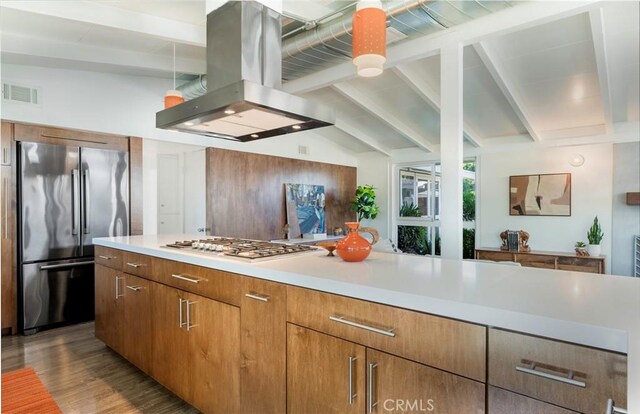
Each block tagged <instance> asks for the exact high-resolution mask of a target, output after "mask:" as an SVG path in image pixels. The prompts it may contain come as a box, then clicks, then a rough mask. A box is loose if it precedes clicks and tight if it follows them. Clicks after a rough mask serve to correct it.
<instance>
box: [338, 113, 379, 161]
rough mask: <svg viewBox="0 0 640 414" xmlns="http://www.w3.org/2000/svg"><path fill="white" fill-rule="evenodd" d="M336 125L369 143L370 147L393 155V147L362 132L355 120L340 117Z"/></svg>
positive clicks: (361, 140)
mask: <svg viewBox="0 0 640 414" xmlns="http://www.w3.org/2000/svg"><path fill="white" fill-rule="evenodd" d="M334 126H335V127H336V128H338V129H339V130H341V131H342V132H344V133H346V134H349V135H351V136H352V137H354V138H355V139H357V140H358V141H360V142H362V143H364V144H366V145H368V146H369V147H371V148H373V149H374V150H376V151H378V152H379V153H381V154H384V155H386V156H388V157H390V156H391V148H388V147H387V146H386V145H384V144H382V143H380V142H378V141H377V140H375V139H374V138H371V137H369V136H367V135H365V134H364V133H362V131H360V129H359V128H358V126H357V125H355V124H354V123H353V122H351V121H349V120H347V119H344V118H340V117H338V118H337V119H336V123H335V124H334Z"/></svg>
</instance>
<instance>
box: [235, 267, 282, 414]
mask: <svg viewBox="0 0 640 414" xmlns="http://www.w3.org/2000/svg"><path fill="white" fill-rule="evenodd" d="M240 309H241V312H240V327H241V337H240V351H241V352H240V353H241V355H242V360H241V362H240V367H241V369H240V388H241V391H242V392H241V411H242V412H243V413H245V414H252V413H263V414H268V413H283V412H285V411H286V407H287V384H286V375H287V366H286V350H287V342H286V341H287V324H286V318H287V288H286V286H285V285H283V284H280V283H274V282H268V281H265V280H259V279H254V278H249V277H243V278H242V297H241V298H240Z"/></svg>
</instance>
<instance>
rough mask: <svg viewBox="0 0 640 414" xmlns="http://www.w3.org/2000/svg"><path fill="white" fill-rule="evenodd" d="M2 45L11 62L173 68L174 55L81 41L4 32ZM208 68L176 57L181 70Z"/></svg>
mask: <svg viewBox="0 0 640 414" xmlns="http://www.w3.org/2000/svg"><path fill="white" fill-rule="evenodd" d="M2 46H3V48H2V56H3V60H4V61H5V62H8V63H21V64H27V63H29V62H31V64H34V63H35V62H41V63H48V64H50V65H54V66H55V64H56V63H62V62H69V61H73V62H76V65H77V68H78V69H85V70H102V71H104V70H105V66H109V67H112V68H115V67H120V68H136V69H139V70H146V71H153V72H158V73H171V71H172V70H173V58H172V57H171V56H162V55H157V54H151V53H141V52H130V51H125V50H120V49H103V48H96V47H92V46H89V45H84V44H81V43H67V42H56V41H52V40H45V39H37V38H31V37H23V36H16V35H12V34H9V33H3V34H2ZM92 66H93V69H92ZM205 70H206V64H205V62H202V61H200V60H197V59H185V58H177V59H176V72H178V73H188V74H198V73H202V72H203V71H205Z"/></svg>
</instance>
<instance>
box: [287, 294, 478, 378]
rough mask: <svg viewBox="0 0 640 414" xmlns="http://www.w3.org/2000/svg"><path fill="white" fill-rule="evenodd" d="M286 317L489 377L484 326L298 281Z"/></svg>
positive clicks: (417, 358) (437, 364) (383, 348)
mask: <svg viewBox="0 0 640 414" xmlns="http://www.w3.org/2000/svg"><path fill="white" fill-rule="evenodd" d="M287 320H288V321H289V322H292V323H295V324H297V325H301V326H305V327H308V328H311V329H315V330H317V331H321V332H325V333H328V334H330V335H334V336H337V337H340V338H344V339H347V340H349V341H352V342H355V343H358V344H362V345H365V346H368V347H370V348H374V349H379V350H381V351H385V352H388V353H391V354H395V355H398V356H402V357H405V358H407V359H411V360H413V361H417V362H421V363H423V364H425V365H430V366H432V367H435V368H439V369H443V370H446V371H449V372H453V373H455V374H459V375H462V376H465V377H468V378H471V379H475V380H477V381H481V382H485V367H486V362H485V358H486V353H485V352H486V328H485V327H483V326H479V325H474V324H470V323H465V322H459V321H455V320H452V319H447V318H442V317H438V316H433V315H427V314H424V313H419V312H414V311H409V310H405V309H400V308H395V307H392V306H387V305H380V304H376V303H371V302H366V301H362V300H358V299H351V298H347V297H344V296H338V295H333V294H329V293H323V292H318V291H314V290H310V289H302V288H298V287H293V286H287Z"/></svg>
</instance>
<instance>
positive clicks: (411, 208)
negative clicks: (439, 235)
mask: <svg viewBox="0 0 640 414" xmlns="http://www.w3.org/2000/svg"><path fill="white" fill-rule="evenodd" d="M421 215H422V213H421V212H420V208H419V207H418V206H417V205H415V204H413V203H403V204H402V207H401V208H400V216H401V217H420V216H421ZM398 248H399V249H400V250H402V251H403V252H404V253H412V254H422V255H424V254H427V253H428V252H429V249H428V245H427V228H426V227H420V226H398Z"/></svg>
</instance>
